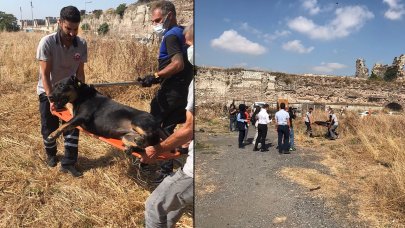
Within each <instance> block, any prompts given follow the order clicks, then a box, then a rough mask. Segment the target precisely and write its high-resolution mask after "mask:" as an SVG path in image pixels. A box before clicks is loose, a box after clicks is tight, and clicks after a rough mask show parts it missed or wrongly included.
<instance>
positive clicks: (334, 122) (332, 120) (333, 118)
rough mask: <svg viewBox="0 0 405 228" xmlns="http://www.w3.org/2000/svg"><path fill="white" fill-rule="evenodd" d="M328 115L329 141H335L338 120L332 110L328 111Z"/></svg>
mask: <svg viewBox="0 0 405 228" xmlns="http://www.w3.org/2000/svg"><path fill="white" fill-rule="evenodd" d="M329 113H330V114H329V115H330V123H329V125H328V131H329V137H330V138H329V139H331V140H335V139H337V137H338V136H337V135H338V134H337V133H336V128H337V127H338V126H339V121H338V118H337V116H336V114H335V112H334V111H333V109H329Z"/></svg>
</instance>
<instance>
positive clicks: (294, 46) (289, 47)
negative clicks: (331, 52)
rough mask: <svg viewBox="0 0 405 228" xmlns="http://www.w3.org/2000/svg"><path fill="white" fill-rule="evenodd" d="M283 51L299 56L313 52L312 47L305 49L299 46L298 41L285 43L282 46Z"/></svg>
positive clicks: (299, 42)
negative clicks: (298, 54)
mask: <svg viewBox="0 0 405 228" xmlns="http://www.w3.org/2000/svg"><path fill="white" fill-rule="evenodd" d="M282 47H283V49H284V50H286V51H291V52H297V53H300V54H304V53H310V52H311V51H312V50H314V47H309V48H305V47H304V45H302V44H301V41H300V40H291V41H288V42H287V43H284V44H283V46H282Z"/></svg>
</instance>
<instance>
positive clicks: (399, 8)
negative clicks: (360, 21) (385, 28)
mask: <svg viewBox="0 0 405 228" xmlns="http://www.w3.org/2000/svg"><path fill="white" fill-rule="evenodd" d="M383 2H384V3H387V4H388V7H389V8H388V10H387V11H385V13H384V16H385V17H386V18H387V19H390V20H400V19H401V18H402V16H403V15H405V7H404V4H401V3H400V0H383Z"/></svg>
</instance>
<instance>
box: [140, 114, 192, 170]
mask: <svg viewBox="0 0 405 228" xmlns="http://www.w3.org/2000/svg"><path fill="white" fill-rule="evenodd" d="M193 125H194V115H193V113H192V112H190V111H187V112H186V122H185V123H184V124H183V126H182V127H181V128H179V129H178V130H177V131H175V132H174V133H173V134H171V135H170V136H169V137H168V138H167V139H165V140H164V141H163V142H161V143H160V144H158V145H156V146H149V147H146V148H145V152H146V157H145V156H144V157H143V158H142V159H141V161H142V162H146V163H148V160H149V159H155V158H156V157H157V156H158V155H159V154H160V153H162V152H165V151H171V150H173V149H175V148H176V147H178V146H181V145H183V144H185V143H188V142H189V141H190V140H191V139H193V130H194V128H193Z"/></svg>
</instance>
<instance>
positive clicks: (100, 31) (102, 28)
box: [97, 22, 110, 35]
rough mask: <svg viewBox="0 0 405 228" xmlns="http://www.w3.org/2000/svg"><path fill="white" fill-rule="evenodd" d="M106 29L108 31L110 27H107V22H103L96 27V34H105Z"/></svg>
mask: <svg viewBox="0 0 405 228" xmlns="http://www.w3.org/2000/svg"><path fill="white" fill-rule="evenodd" d="M108 31H110V28H109V26H108V24H107V23H105V22H104V23H103V24H101V25H100V27H98V29H97V33H98V35H105V34H107V32H108Z"/></svg>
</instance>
